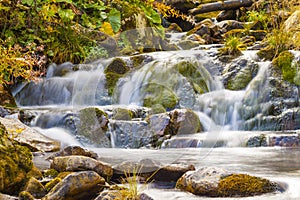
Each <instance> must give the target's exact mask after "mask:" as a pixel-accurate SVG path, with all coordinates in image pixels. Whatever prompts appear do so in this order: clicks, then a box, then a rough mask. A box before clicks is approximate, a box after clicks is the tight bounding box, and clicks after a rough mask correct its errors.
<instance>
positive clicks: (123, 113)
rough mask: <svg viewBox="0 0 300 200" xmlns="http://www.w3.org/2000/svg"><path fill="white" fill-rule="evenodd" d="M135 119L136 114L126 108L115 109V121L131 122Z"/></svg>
mask: <svg viewBox="0 0 300 200" xmlns="http://www.w3.org/2000/svg"><path fill="white" fill-rule="evenodd" d="M133 117H134V113H133V112H132V111H131V110H129V109H126V108H115V109H113V119H115V120H131V119H132V118H133Z"/></svg>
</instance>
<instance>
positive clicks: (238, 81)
mask: <svg viewBox="0 0 300 200" xmlns="http://www.w3.org/2000/svg"><path fill="white" fill-rule="evenodd" d="M257 71H258V66H257V65H256V66H254V67H253V68H251V66H250V67H245V68H243V69H241V70H240V71H239V72H237V74H236V76H234V77H232V78H231V79H229V80H228V83H227V89H229V90H242V89H245V88H246V87H247V85H248V84H249V83H250V81H251V80H252V79H253V78H254V76H255V75H256V74H257Z"/></svg>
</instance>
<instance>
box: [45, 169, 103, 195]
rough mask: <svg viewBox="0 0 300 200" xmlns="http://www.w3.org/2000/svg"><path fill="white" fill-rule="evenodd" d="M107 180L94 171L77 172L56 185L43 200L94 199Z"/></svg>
mask: <svg viewBox="0 0 300 200" xmlns="http://www.w3.org/2000/svg"><path fill="white" fill-rule="evenodd" d="M104 183H105V179H104V178H102V177H101V176H99V175H98V174H97V173H96V172H93V171H83V172H75V173H72V174H70V175H68V176H66V177H65V178H64V179H63V180H62V181H61V182H59V183H58V184H57V185H55V186H54V187H53V188H52V189H51V190H50V192H49V193H48V194H47V195H46V196H45V197H44V198H42V199H43V200H67V199H70V200H71V199H74V200H76V199H78V200H79V199H93V198H95V197H96V196H97V193H98V192H99V191H100V190H101V188H102V186H101V185H104Z"/></svg>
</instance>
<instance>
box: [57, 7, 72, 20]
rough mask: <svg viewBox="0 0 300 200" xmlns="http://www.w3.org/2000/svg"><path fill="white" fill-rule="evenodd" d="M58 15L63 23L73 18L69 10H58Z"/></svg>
mask: <svg viewBox="0 0 300 200" xmlns="http://www.w3.org/2000/svg"><path fill="white" fill-rule="evenodd" d="M58 15H59V17H60V18H61V19H62V20H63V21H64V22H69V21H72V20H73V18H74V16H75V14H74V13H73V11H72V10H71V9H58Z"/></svg>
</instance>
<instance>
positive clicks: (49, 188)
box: [45, 177, 61, 192]
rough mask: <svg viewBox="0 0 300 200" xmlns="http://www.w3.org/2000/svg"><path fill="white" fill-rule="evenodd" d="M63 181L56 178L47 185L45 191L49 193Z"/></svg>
mask: <svg viewBox="0 0 300 200" xmlns="http://www.w3.org/2000/svg"><path fill="white" fill-rule="evenodd" d="M60 181H61V178H58V177H56V178H55V179H52V180H51V181H49V182H48V183H46V185H45V189H46V191H47V192H49V191H50V190H51V189H52V188H53V187H54V186H55V185H56V184H58V183H59V182H60Z"/></svg>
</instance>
